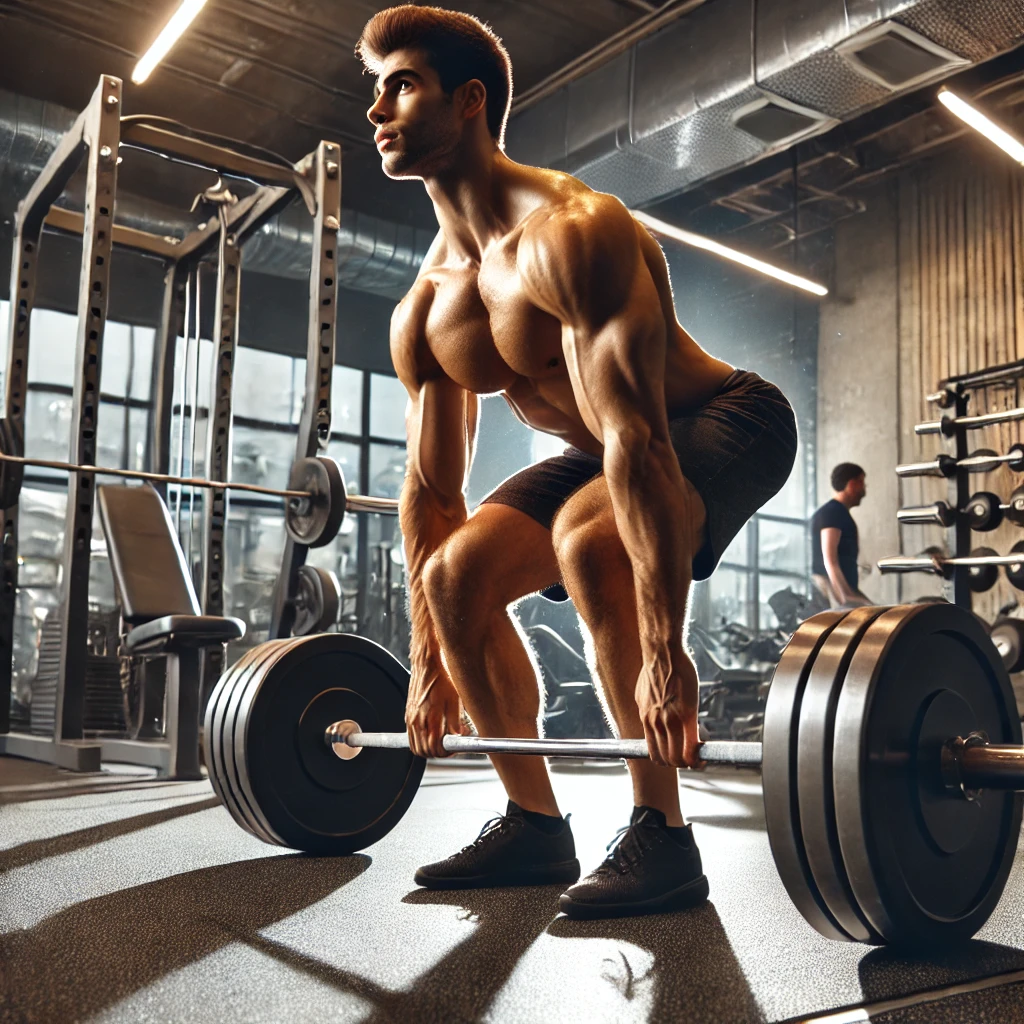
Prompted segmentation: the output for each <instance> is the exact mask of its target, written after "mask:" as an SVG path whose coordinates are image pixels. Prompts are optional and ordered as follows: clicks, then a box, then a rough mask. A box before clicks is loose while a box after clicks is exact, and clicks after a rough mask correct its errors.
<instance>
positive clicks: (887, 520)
mask: <svg viewBox="0 0 1024 1024" xmlns="http://www.w3.org/2000/svg"><path fill="white" fill-rule="evenodd" d="M866 199H867V203H868V210H867V212H866V213H865V214H863V215H861V216H858V217H854V218H852V219H850V220H847V221H843V222H841V223H840V224H838V225H837V227H836V234H835V273H834V275H833V280H834V282H835V286H834V287H833V289H832V291H831V292H830V294H829V296H828V297H827V298H826V299H825V300H823V301H822V303H821V307H820V319H819V336H818V430H817V441H818V449H817V454H818V457H817V491H818V504H821V503H822V502H824V501H826V500H827V499H828V498H829V497H830V496H831V493H832V488H831V486H830V484H829V474H830V473H831V471H832V467H833V466H835V465H836V464H837V463H839V462H856V463H858V464H859V465H861V466H863V467H864V469H865V470H866V473H867V485H868V493H867V497H866V498H865V499H864V502H863V504H862V505H861V506H860V507H859V508H857V509H854V511H853V517H854V519H855V520H856V522H857V527H858V530H859V532H860V559H859V560H860V562H861V589H862V590H863V591H864V592H865V593H866V594H867V595H868V596H869V597H870V598H871V599H872V600H875V601H878V602H879V603H883V604H889V603H895V602H896V601H898V600H899V594H898V587H899V578H898V577H897V576H885V577H883V576H881V575H880V574H879V572H878V570H877V569H875V568H874V564H875V562H876V560H877V559H879V558H881V557H883V556H884V555H892V554H897V553H898V552H899V550H900V548H899V532H898V528H897V524H896V509H897V508H898V507H899V491H898V487H897V478H896V475H895V473H894V472H893V469H894V467H895V466H896V464H897V463H898V462H899V457H898V452H899V449H898V439H899V434H900V430H901V426H900V423H899V402H898V381H899V375H898V355H899V333H898V303H897V287H898V275H897V232H898V219H897V204H896V198H895V193H894V190H893V189H892V188H891V187H888V186H883V187H880V188H879V189H878V190H876V191H875V192H874V193H872V194H871V195H869V196H867V197H866ZM865 564H868V565H870V566H871V572H870V574H869V575H865V569H864V565H865Z"/></svg>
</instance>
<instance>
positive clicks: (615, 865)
mask: <svg viewBox="0 0 1024 1024" xmlns="http://www.w3.org/2000/svg"><path fill="white" fill-rule="evenodd" d="M646 831H648V829H647V828H645V827H644V826H643V825H642V824H641V823H640V822H630V823H629V824H628V825H623V826H622V828H620V829H619V831H618V832H616V833H615V836H614V838H613V839H612V841H611V842H610V843H609V844H608V845H607V846H606V847H605V849H606V850H611V853H610V854H609V855H608V856H607V857H606V858H605V859H604V862H603V863H602V864H601V865H600V866H599V867H598V869H597V870H598V871H601V870H602V869H604V870H606V871H614V872H615V873H616V874H617V875H623V874H625V873H626V872H627V871H629V870H630V869H632V868H635V867H636V865H637V863H638V862H639V860H640V858H641V857H642V856H643V855H644V854H645V853H646V852H647V851H648V850H649V849H650V848H651V847H650V843H649V842H645V841H644V833H645V832H646ZM613 846H614V847H615V849H612V847H613Z"/></svg>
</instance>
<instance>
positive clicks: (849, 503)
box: [811, 462, 871, 608]
mask: <svg viewBox="0 0 1024 1024" xmlns="http://www.w3.org/2000/svg"><path fill="white" fill-rule="evenodd" d="M831 483H832V491H833V494H832V497H831V498H830V499H829V500H828V501H826V502H825V504H824V505H822V506H821V508H819V509H818V511H817V512H815V513H814V516H813V517H812V518H811V551H812V558H811V579H812V580H813V582H814V585H815V587H817V589H818V591H819V592H820V593H821V595H822V597H824V598H825V599H826V600H827V601H828V603H829V604H830V605H831V606H832V607H833V608H838V607H840V606H844V607H848V608H849V607H853V606H856V605H865V604H871V601H870V600H869V599H868V598H866V597H865V596H864V595H863V594H862V593H861V592H860V590H859V589H858V582H859V580H858V574H857V555H858V553H859V551H860V542H859V540H858V538H857V524H856V523H855V522H854V521H853V516H851V515H850V509H851V508H856V507H857V506H858V505H859V504H860V503H861V502H862V501H863V500H864V495H865V494H867V493H868V488H867V484H866V483H865V482H864V470H863V469H861V468H860V466H858V465H857V464H856V463H855V462H840V463H839V465H838V466H836V467H835V469H833V470H832V480H831Z"/></svg>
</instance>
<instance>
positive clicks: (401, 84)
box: [398, 78, 412, 92]
mask: <svg viewBox="0 0 1024 1024" xmlns="http://www.w3.org/2000/svg"><path fill="white" fill-rule="evenodd" d="M407 85H408V86H410V87H411V86H412V82H410V81H409V80H408V79H407V78H402V79H399V81H398V90H399V92H401V91H402V90H403V89H404V88H405V87H406V86H407Z"/></svg>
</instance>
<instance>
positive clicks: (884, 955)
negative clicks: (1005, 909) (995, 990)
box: [857, 939, 1024, 1003]
mask: <svg viewBox="0 0 1024 1024" xmlns="http://www.w3.org/2000/svg"><path fill="white" fill-rule="evenodd" d="M857 970H858V973H859V974H860V986H861V991H863V993H864V1001H865V1002H867V1003H871V1002H877V1001H879V1000H884V999H892V998H894V997H898V996H904V995H907V994H909V993H912V992H925V991H927V990H928V989H933V988H941V987H943V986H945V985H956V984H959V983H961V982H965V981H973V980H975V979H976V978H991V977H993V976H994V975H997V974H1007V973H1009V972H1010V971H1020V970H1024V950H1020V949H1014V948H1012V947H1011V946H1001V945H999V944H998V943H995V942H982V941H981V940H980V939H974V940H972V941H971V942H967V943H965V944H964V945H963V946H960V947H959V948H957V949H953V950H946V951H941V952H939V951H931V952H927V953H921V954H920V955H919V956H914V955H912V954H909V953H906V952H901V951H899V950H894V949H889V948H888V947H882V948H879V949H873V950H871V952H870V953H867V954H866V955H865V956H864V957H863V958H862V959H861V961H860V963H859V964H858V965H857Z"/></svg>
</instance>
